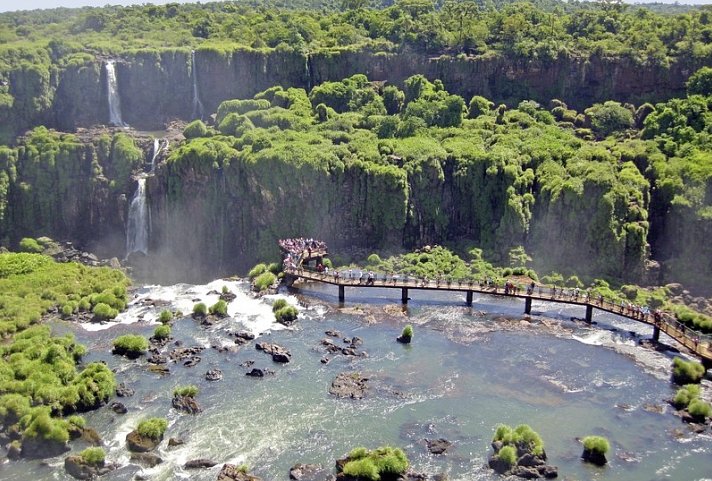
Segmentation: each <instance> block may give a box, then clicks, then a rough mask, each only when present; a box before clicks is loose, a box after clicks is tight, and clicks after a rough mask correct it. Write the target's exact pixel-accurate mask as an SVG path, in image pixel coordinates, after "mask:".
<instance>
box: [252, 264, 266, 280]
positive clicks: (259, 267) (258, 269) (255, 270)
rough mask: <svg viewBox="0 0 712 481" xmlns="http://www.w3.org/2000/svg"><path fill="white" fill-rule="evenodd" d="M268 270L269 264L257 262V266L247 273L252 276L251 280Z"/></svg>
mask: <svg viewBox="0 0 712 481" xmlns="http://www.w3.org/2000/svg"><path fill="white" fill-rule="evenodd" d="M266 271H267V264H257V265H256V266H255V267H253V268H252V269H250V272H248V273H247V277H249V278H250V280H252V279H254V278H255V277H257V276H259V275H260V274H263V273H265V272H266Z"/></svg>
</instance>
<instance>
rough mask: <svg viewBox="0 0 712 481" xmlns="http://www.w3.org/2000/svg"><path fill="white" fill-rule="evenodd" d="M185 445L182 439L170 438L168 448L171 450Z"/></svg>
mask: <svg viewBox="0 0 712 481" xmlns="http://www.w3.org/2000/svg"><path fill="white" fill-rule="evenodd" d="M183 444H185V441H183V440H182V439H180V438H170V439H169V440H168V447H169V448H174V447H176V446H182V445H183Z"/></svg>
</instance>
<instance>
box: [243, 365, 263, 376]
mask: <svg viewBox="0 0 712 481" xmlns="http://www.w3.org/2000/svg"><path fill="white" fill-rule="evenodd" d="M264 375H265V372H264V371H263V370H262V369H260V368H258V367H255V368H253V369H252V371H250V372H248V373H247V374H245V376H252V377H264Z"/></svg>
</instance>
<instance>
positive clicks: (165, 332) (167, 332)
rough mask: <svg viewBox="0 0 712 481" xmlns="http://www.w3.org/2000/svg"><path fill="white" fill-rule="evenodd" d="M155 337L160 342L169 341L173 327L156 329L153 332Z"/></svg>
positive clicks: (164, 326)
mask: <svg viewBox="0 0 712 481" xmlns="http://www.w3.org/2000/svg"><path fill="white" fill-rule="evenodd" d="M153 337H154V338H155V339H158V340H163V339H168V338H169V337H171V326H167V325H162V326H158V327H156V329H154V331H153Z"/></svg>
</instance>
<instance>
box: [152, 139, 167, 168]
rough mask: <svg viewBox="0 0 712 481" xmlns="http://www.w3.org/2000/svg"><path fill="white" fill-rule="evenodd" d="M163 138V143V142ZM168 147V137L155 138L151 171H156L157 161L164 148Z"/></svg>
mask: <svg viewBox="0 0 712 481" xmlns="http://www.w3.org/2000/svg"><path fill="white" fill-rule="evenodd" d="M161 140H163V143H161ZM167 149H168V139H159V138H155V139H153V153H152V154H151V173H152V174H153V173H154V172H155V171H156V161H157V160H158V155H159V154H160V153H161V152H163V151H164V150H167Z"/></svg>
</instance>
